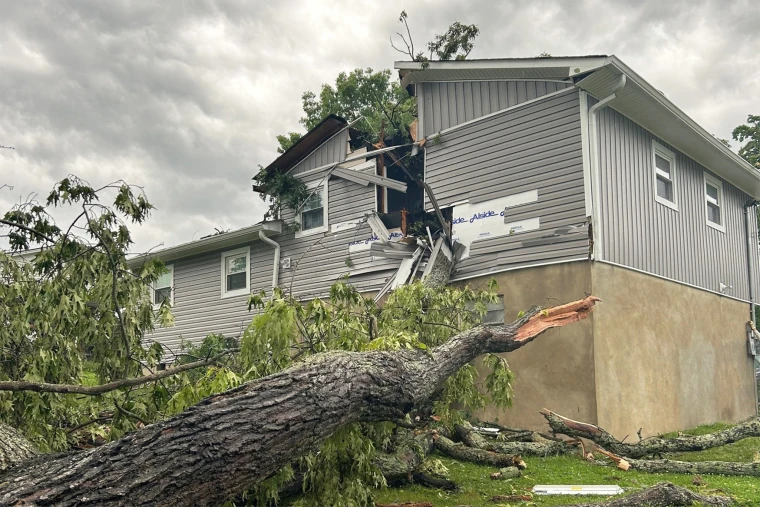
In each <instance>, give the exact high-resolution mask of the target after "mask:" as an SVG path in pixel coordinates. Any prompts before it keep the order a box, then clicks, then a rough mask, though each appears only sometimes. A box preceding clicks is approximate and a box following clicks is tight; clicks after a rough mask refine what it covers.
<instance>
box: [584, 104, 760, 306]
mask: <svg viewBox="0 0 760 507" xmlns="http://www.w3.org/2000/svg"><path fill="white" fill-rule="evenodd" d="M596 102H597V101H596V100H595V99H593V98H591V97H589V107H590V106H591V105H593V104H594V103H596ZM613 104H614V103H613ZM597 114H598V115H599V141H600V142H599V162H600V163H599V166H600V171H601V186H602V192H601V229H600V232H601V236H600V239H601V242H602V247H603V250H602V256H603V259H604V260H608V261H610V262H615V263H617V264H621V265H623V266H629V267H632V268H636V269H640V270H642V271H645V272H647V273H653V274H656V275H660V276H664V277H666V278H670V279H672V280H677V281H680V282H685V283H688V284H690V285H694V286H697V287H702V288H704V289H707V290H711V291H714V292H719V291H720V284H721V283H724V284H725V285H730V286H732V289H731V290H729V291H728V292H727V295H729V296H733V297H737V298H740V299H744V300H749V282H748V279H747V254H746V235H745V229H744V209H743V206H744V204H745V203H746V202H748V201H751V200H752V198H751V197H750V196H749V195H747V194H745V193H744V192H742V191H741V190H739V189H738V188H736V187H735V186H733V185H731V184H730V183H728V182H727V181H725V180H723V179H721V178H719V177H718V176H716V175H715V174H713V173H711V172H709V170H708V169H706V168H705V167H703V166H702V165H700V164H698V163H697V162H695V161H694V160H692V159H691V158H689V157H687V156H686V155H685V154H684V153H682V152H680V151H679V150H677V149H676V148H675V147H673V146H671V145H669V144H668V143H667V141H665V140H662V139H660V138H658V137H656V136H654V135H653V134H652V133H650V132H649V131H647V130H645V129H644V128H643V127H641V126H639V125H638V124H636V123H634V122H633V121H632V120H630V119H629V118H627V117H625V116H623V115H622V114H620V113H618V112H617V111H615V110H614V109H612V108H610V107H607V108H604V109H602V110H600V111H599V112H598V113H597ZM653 140H656V141H657V142H658V143H660V144H662V145H664V146H665V147H667V148H668V149H670V150H671V151H673V152H674V153H675V154H676V163H675V173H674V174H675V195H676V202H677V205H678V211H675V210H673V209H671V208H668V207H666V206H664V205H662V204H660V203H658V202H656V201H655V198H654V195H655V188H654V185H655V178H654V172H653V171H654V169H653V151H652V150H653V148H652V141H653ZM705 172H707V173H708V174H710V175H711V176H712V177H713V178H716V179H718V180H719V181H721V182H722V184H723V198H724V205H723V206H722V210H721V212H722V214H723V218H724V225H725V232H722V231H719V230H716V229H714V228H712V227H710V226H708V225H707V223H706V210H705V186H704V185H705V183H704V174H705ZM752 222H753V227H752V229H753V230H752V234H753V235H754V234H755V231H754V219H753V221H752ZM752 244H753V245H757V238H754V239H753V241H752ZM752 259H753V273H754V280H756V281H759V282H760V279H759V277H758V272H759V271H760V269H759V268H758V252H757V249H756V248H753V255H752ZM757 290H758V288H757V287H755V294H757V293H758V292H757Z"/></svg>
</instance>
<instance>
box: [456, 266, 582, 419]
mask: <svg viewBox="0 0 760 507" xmlns="http://www.w3.org/2000/svg"><path fill="white" fill-rule="evenodd" d="M491 278H495V279H496V281H497V282H498V283H499V288H500V292H502V293H503V294H504V307H505V314H504V318H505V321H506V322H512V321H513V320H514V319H515V318H516V317H517V314H518V312H520V311H521V310H527V309H528V308H530V307H531V306H533V305H541V306H551V305H556V304H560V303H564V302H567V301H572V300H576V299H580V298H582V297H584V291H587V292H591V263H590V262H582V261H579V262H571V263H564V264H555V265H550V266H541V267H535V268H526V269H520V270H515V271H507V272H504V273H499V274H495V275H490V276H482V277H478V278H474V279H471V280H466V281H461V282H457V283H456V285H460V286H464V285H466V284H469V285H470V286H471V287H478V286H480V285H483V284H485V283H486V282H487V281H488V280H489V279H491ZM505 357H506V358H507V360H508V361H509V366H510V368H511V369H512V371H513V372H514V373H515V381H514V384H513V388H514V392H515V397H514V404H513V406H512V408H510V409H497V408H494V407H488V408H486V409H485V410H483V411H482V412H480V413H478V414H476V415H477V416H478V417H480V418H481V419H483V420H489V421H498V422H500V423H502V424H506V425H509V426H517V427H521V428H530V429H536V430H539V429H540V430H546V428H547V427H546V421H545V420H544V418H543V417H542V416H541V415H540V414H539V413H538V412H539V410H541V409H542V408H544V407H546V408H549V409H551V410H555V411H556V412H558V413H561V414H564V415H567V416H569V417H572V418H574V419H579V420H583V421H588V422H592V423H594V422H596V385H595V380H594V340H593V335H592V323H591V321H590V320H584V321H582V322H579V323H576V324H572V325H570V326H566V327H563V328H560V329H551V330H549V331H547V332H546V333H544V334H543V335H541V336H540V337H538V338H537V339H536V340H535V341H533V342H532V343H530V344H528V345H526V346H525V347H523V348H521V349H519V350H517V351H515V352H512V353H510V354H507V355H506V356H505ZM478 368H479V370H480V371H481V376H480V378H481V381H485V376H486V374H487V372H486V371H485V370H484V369H483V368H482V367H481V366H478Z"/></svg>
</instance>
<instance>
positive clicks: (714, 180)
mask: <svg viewBox="0 0 760 507" xmlns="http://www.w3.org/2000/svg"><path fill="white" fill-rule="evenodd" d="M704 176H705V179H704V182H703V185H702V196H703V197H702V198H703V199H704V200H705V223H706V224H707V225H708V227H712V228H713V229H716V230H718V231H720V232H723V233H725V232H726V215H725V211H726V209H725V206H724V204H723V203H725V202H726V201H725V199H724V197H723V195H724V194H723V182H722V181H720V180H719V179H717V178H714V177H713V176H710V175H709V174H707V173H706V172H705V173H704ZM708 183H709V184H710V185H712V186H714V187H715V188H717V189H718V208H719V209H720V222H721V223H720V224H716V223H715V222H711V221H710V220H709V219H708V218H707V217H708V216H709V214H708V211H707V209H708V208H707V188H706V185H707V184H708Z"/></svg>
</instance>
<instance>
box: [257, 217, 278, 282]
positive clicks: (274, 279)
mask: <svg viewBox="0 0 760 507" xmlns="http://www.w3.org/2000/svg"><path fill="white" fill-rule="evenodd" d="M259 239H261V241H263V242H264V243H269V244H270V245H272V246H273V247H274V268H273V269H272V294H274V290H275V289H276V288H277V285H278V284H279V281H280V244H279V243H277V242H276V241H274V240H273V239H271V238H268V237H267V235H266V234H265V233H264V231H259Z"/></svg>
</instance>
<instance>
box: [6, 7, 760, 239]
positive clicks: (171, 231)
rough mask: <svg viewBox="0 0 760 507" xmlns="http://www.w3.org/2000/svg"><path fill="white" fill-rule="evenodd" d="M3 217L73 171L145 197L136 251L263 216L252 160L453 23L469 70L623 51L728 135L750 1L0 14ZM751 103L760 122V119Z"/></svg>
mask: <svg viewBox="0 0 760 507" xmlns="http://www.w3.org/2000/svg"><path fill="white" fill-rule="evenodd" d="M0 4H2V5H0V7H1V8H2V10H3V14H4V15H3V18H2V19H0V90H2V92H1V95H0V144H4V145H12V146H15V147H16V150H13V151H10V150H0V184H2V183H6V184H10V185H14V187H15V188H14V190H13V191H8V190H7V189H3V190H0V209H7V208H8V207H9V206H10V205H11V204H12V203H13V202H17V201H18V200H19V199H20V198H23V197H25V196H26V195H28V194H29V193H30V192H38V193H39V194H41V195H44V194H45V193H46V192H47V191H48V190H49V188H50V187H51V186H52V185H53V183H54V182H55V181H57V180H59V179H60V178H62V177H63V176H65V175H66V174H68V173H74V174H77V175H80V176H82V177H83V178H85V179H87V180H89V181H91V182H92V183H93V184H103V183H106V182H108V181H112V180H115V179H119V178H123V179H125V180H127V181H129V182H131V183H135V184H138V185H141V186H143V187H144V188H145V189H146V191H147V193H148V196H149V197H150V199H151V200H152V201H153V202H154V204H155V205H156V206H157V208H158V209H157V211H156V213H155V215H154V217H153V219H152V220H151V221H150V222H149V223H148V225H146V226H144V227H142V228H140V230H139V231H138V232H137V234H136V238H137V240H138V244H137V249H138V250H142V249H146V248H150V247H152V246H154V245H156V244H158V243H160V242H163V243H164V244H166V245H171V244H176V243H179V242H184V241H188V240H190V239H192V238H196V239H197V238H198V237H200V236H202V235H205V234H208V233H210V232H212V231H213V227H215V226H219V227H224V228H233V227H242V226H245V225H248V224H251V223H253V222H256V221H258V220H259V219H260V218H261V215H262V213H263V211H264V208H265V207H264V205H263V203H262V201H261V200H260V199H259V198H258V196H257V195H256V194H254V193H253V192H252V191H251V187H250V183H251V182H250V178H251V176H253V174H254V173H255V171H256V167H257V164H259V163H261V164H267V163H269V162H270V161H271V160H272V159H273V158H274V157H275V156H276V151H275V148H276V142H275V141H274V137H275V136H276V135H277V134H280V133H284V132H286V131H289V130H301V129H300V125H299V124H298V119H299V118H300V117H301V103H300V96H301V93H302V92H303V91H305V90H315V91H317V90H318V89H319V86H320V85H321V84H322V83H325V82H332V81H333V80H334V78H335V76H336V75H337V73H338V72H340V71H343V70H345V71H348V70H351V69H353V68H356V67H372V68H376V69H380V68H388V67H391V66H392V63H393V60H396V59H403V57H402V56H401V55H399V54H398V53H396V52H395V51H393V49H391V47H390V45H389V43H388V37H389V36H390V35H391V34H393V33H394V32H395V31H397V30H399V29H400V28H402V27H401V25H399V24H398V22H397V16H398V12H400V11H401V9H402V8H406V10H407V12H408V13H409V19H410V24H411V26H412V30H413V34H414V36H415V42H416V46H417V47H418V48H420V49H424V48H423V46H424V42H425V41H427V40H429V39H430V38H431V37H432V36H433V34H434V33H440V32H442V31H443V30H444V29H445V28H446V27H447V26H448V24H449V23H450V22H451V21H453V20H459V21H462V22H466V23H477V24H478V25H479V26H480V28H481V37H480V38H479V39H478V42H477V45H476V49H475V51H474V53H473V55H472V56H473V57H478V58H494V57H509V56H533V55H537V54H539V53H540V52H542V51H547V52H549V53H551V54H554V55H569V54H592V53H593V54H599V53H605V54H612V53H614V54H617V55H618V56H619V57H621V58H622V59H623V60H624V61H625V62H626V63H628V64H629V65H630V66H631V67H633V68H634V69H635V70H636V71H637V72H639V73H640V74H641V75H643V76H644V77H645V78H647V79H648V80H649V81H650V82H651V83H652V84H654V85H655V86H656V87H657V88H659V89H661V90H662V91H663V92H664V93H666V94H667V95H668V96H669V97H670V98H671V99H672V100H673V101H674V102H675V103H676V104H678V105H679V106H680V107H681V108H682V109H684V110H685V111H686V112H687V113H688V114H689V115H691V116H692V117H693V118H695V119H696V120H697V121H698V122H700V123H701V124H702V125H703V126H705V128H707V129H708V130H709V131H711V132H714V133H715V134H717V135H718V136H720V137H726V138H728V137H730V131H731V129H732V128H733V127H734V126H735V125H737V124H739V123H741V122H743V121H744V120H745V118H746V115H747V114H748V113H760V111H758V110H757V105H758V104H760V88H759V87H758V86H757V83H758V82H760V56H758V51H757V48H758V47H760V35H758V32H757V28H756V27H757V26H758V25H760V6H758V5H757V3H756V2H750V1H737V2H730V3H729V2H718V1H715V2H710V1H704V2H695V1H690V2H662V1H654V0H647V1H644V2H638V3H633V2H628V1H619V2H618V1H612V2H601V1H599V2H593V1H585V2H583V1H579V2H560V1H553V2H549V1H543V0H539V1H534V2H492V1H483V0H476V1H473V2H469V3H467V4H466V9H465V8H464V7H463V5H464V4H462V3H460V2H456V3H455V2H436V3H434V4H433V3H429V4H428V3H420V2H418V3H416V4H413V5H407V6H404V5H403V4H402V3H401V2H383V3H379V2H367V3H364V4H358V3H356V2H345V1H344V2H331V3H328V2H319V3H317V2H295V1H285V2H279V3H276V4H275V3H272V2H247V1H243V0H239V1H236V0H227V1H217V2H212V1H181V2H161V3H144V4H135V3H134V2H126V1H112V2H100V1H96V0H91V1H89V2H85V1H80V2H10V1H3V2H0ZM753 108H754V109H753Z"/></svg>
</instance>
